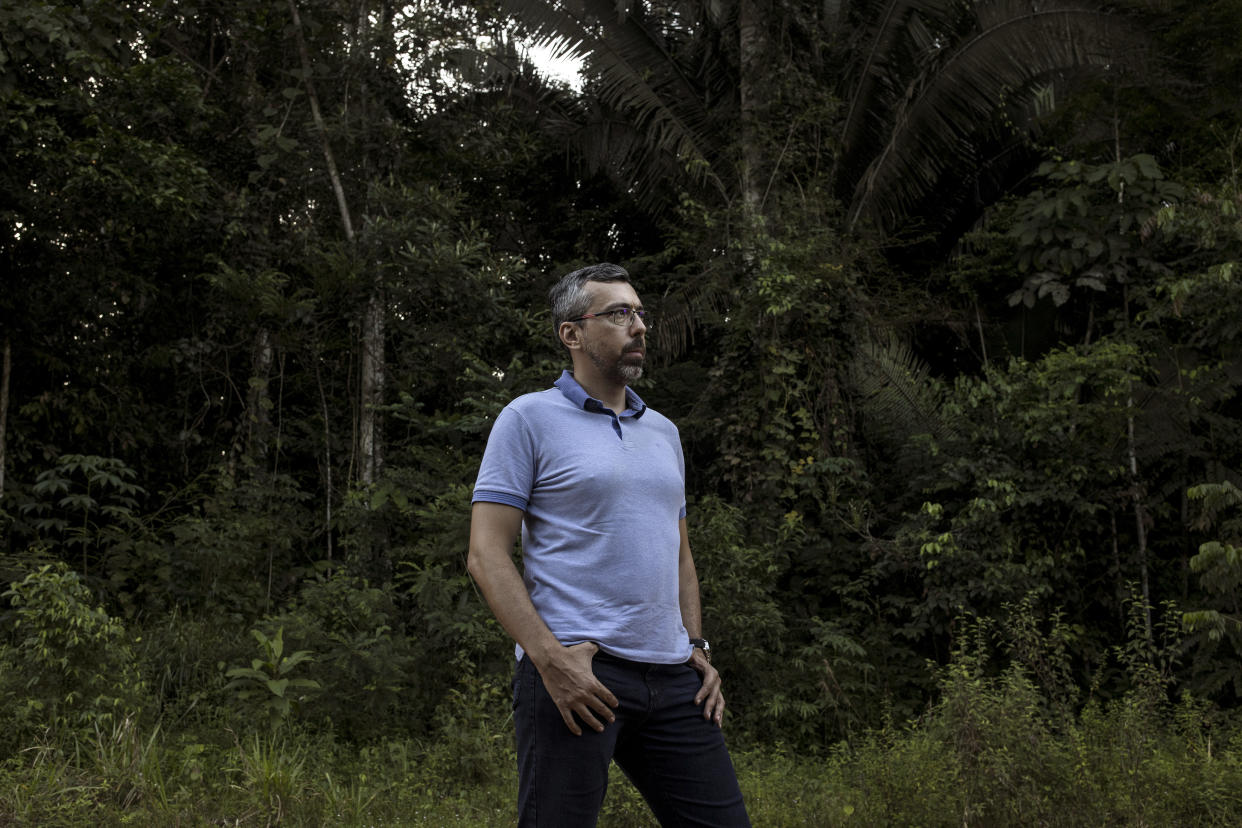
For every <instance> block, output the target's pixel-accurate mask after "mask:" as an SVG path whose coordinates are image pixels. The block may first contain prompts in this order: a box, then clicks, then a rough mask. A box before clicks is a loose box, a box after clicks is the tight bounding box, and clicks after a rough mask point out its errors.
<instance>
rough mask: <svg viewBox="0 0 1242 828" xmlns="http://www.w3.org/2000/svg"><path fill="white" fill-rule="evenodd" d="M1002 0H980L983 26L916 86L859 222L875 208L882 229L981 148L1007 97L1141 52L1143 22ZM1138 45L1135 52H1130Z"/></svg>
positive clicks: (865, 194) (867, 186) (858, 207)
mask: <svg viewBox="0 0 1242 828" xmlns="http://www.w3.org/2000/svg"><path fill="white" fill-rule="evenodd" d="M1043 5H1044V7H1043V8H1039V9H1034V10H1033V9H1032V8H1031V4H1030V3H1029V2H1017V0H994V1H993V2H991V3H980V4H977V5H976V6H975V8H976V11H977V15H978V21H979V27H978V29H977V31H975V32H974V33H973V34H972V35H971V36H970V37H969V38H967V39H965V40H964V41H963V42H962V43H961V44H960V46H956V47H954V48H951V49H948V50H946V54H945V56H944V57H943V59H941V60H938V61H936V62H935V64H934V65H931V66H929V67H928V69H927V71H925V72H923V73H922V74H920V75H919V76H918V77H917V78H915V80H914V81H913V82H911V84H910V85H909V86H908V88H907V90H906V94H905V98H904V101H903V103H902V105H901V106H900V108H899V109H898V111H897V112H896V115H895V124H894V127H893V130H892V133H891V135H890V136H889V138H888V140H887V142H886V143H885V144H884V146H883V147H882V149H881V150H880V152H879V153H877V154H876V156H875V158H874V159H873V160H872V162H871V164H870V165H869V167H868V169H867V172H866V173H865V174H864V176H863V177H862V179H861V180H860V181H859V182H858V185H857V187H856V188H855V192H854V196H853V203H852V206H851V210H850V227H851V229H852V228H853V227H854V226H855V225H856V223H857V221H858V219H859V218H860V217H861V216H863V215H869V216H870V217H871V218H872V219H873V221H874V222H875V224H876V225H877V226H878V227H879V228H880V229H881V230H882V231H883V230H884V229H886V228H891V227H893V226H894V225H895V224H896V222H897V221H898V220H899V218H900V216H901V215H902V214H903V213H904V211H905V210H906V209H907V208H909V207H910V206H911V205H912V204H913V203H915V202H916V201H917V200H918V199H919V198H921V197H923V196H925V195H927V194H928V193H930V192H931V190H932V188H933V187H934V186H935V185H936V183H937V181H938V180H940V178H941V176H942V174H943V173H944V172H945V171H946V170H947V169H949V168H950V166H951V165H952V164H953V163H954V162H955V161H956V160H959V159H962V158H963V157H967V156H969V154H970V152H971V151H972V148H973V147H972V143H971V138H972V136H974V135H976V134H977V133H978V131H979V129H980V128H981V126H984V125H987V124H990V123H992V122H993V115H994V114H995V113H996V112H997V111H998V110H999V108H1000V107H1001V105H1002V103H1010V104H1012V103H1015V102H1021V101H1025V100H1028V99H1030V97H1031V96H1032V94H1033V93H1034V89H1035V84H1036V82H1037V81H1039V80H1040V79H1047V78H1049V77H1050V76H1051V75H1052V74H1053V73H1055V72H1057V71H1058V70H1075V69H1083V68H1094V69H1097V70H1104V69H1106V68H1109V67H1116V66H1120V65H1123V64H1125V63H1129V64H1133V63H1134V60H1135V52H1134V51H1133V47H1134V44H1136V43H1141V42H1142V37H1141V36H1140V35H1139V33H1138V32H1137V30H1136V29H1135V28H1134V27H1133V26H1131V25H1129V24H1128V22H1127V21H1126V20H1125V19H1123V18H1121V17H1120V16H1118V15H1115V14H1110V13H1108V12H1105V11H1101V10H1100V9H1098V8H1087V7H1083V6H1082V5H1081V4H1079V5H1077V6H1069V5H1068V4H1064V3H1062V4H1056V5H1053V4H1043ZM1123 47H1129V49H1130V51H1128V52H1127V51H1124V50H1123Z"/></svg>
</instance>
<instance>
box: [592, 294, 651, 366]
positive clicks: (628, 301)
mask: <svg viewBox="0 0 1242 828" xmlns="http://www.w3.org/2000/svg"><path fill="white" fill-rule="evenodd" d="M586 291H587V293H589V294H590V295H591V305H590V307H589V308H588V309H587V313H603V312H605V311H610V310H615V309H616V308H633V309H635V310H642V309H643V303H642V301H641V300H640V299H639V298H638V294H637V293H636V292H635V291H634V287H633V285H630V284H629V283H628V282H587V284H586ZM578 324H579V325H581V327H582V350H583V352H584V353H586V355H587V357H588V358H590V360H591V364H592V365H594V366H595V369H596V370H597V371H599V373H600V375H601V376H603V377H605V378H606V379H609V380H613V381H615V382H622V383H625V384H626V385H628V384H630V383H632V382H634V381H635V380H637V379H638V378H639V377H641V376H642V375H643V363H644V361H645V359H646V353H647V345H646V337H647V326H646V325H644V324H643V321H642V320H641V319H638V318H635V319H634V320H633V322H632V323H631V324H630V325H629V326H628V327H622V326H620V325H614V324H613V323H612V321H611V319H609V318H608V317H600V318H596V319H587V320H584V321H582V322H580V323H578Z"/></svg>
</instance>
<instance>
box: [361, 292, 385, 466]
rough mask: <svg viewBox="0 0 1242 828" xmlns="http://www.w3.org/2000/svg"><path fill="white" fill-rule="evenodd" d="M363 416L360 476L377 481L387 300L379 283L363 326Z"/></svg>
mask: <svg viewBox="0 0 1242 828" xmlns="http://www.w3.org/2000/svg"><path fill="white" fill-rule="evenodd" d="M361 368H362V371H361V373H362V376H361V393H360V394H359V397H360V401H361V406H360V407H361V412H360V414H361V416H360V423H359V428H358V453H359V454H360V455H361V457H360V458H359V461H360V462H359V480H360V482H361V483H362V484H363V485H364V486H369V485H371V484H372V483H374V482H375V480H376V478H377V477H378V476H379V473H380V470H381V468H382V467H383V463H384V446H383V440H382V439H381V434H380V411H379V408H380V406H381V405H383V402H384V303H383V299H382V297H381V295H380V287H379V286H378V285H377V286H376V288H375V289H374V290H373V291H372V293H371V300H370V301H369V302H368V303H367V310H366V314H365V316H364V317H363V326H362V366H361Z"/></svg>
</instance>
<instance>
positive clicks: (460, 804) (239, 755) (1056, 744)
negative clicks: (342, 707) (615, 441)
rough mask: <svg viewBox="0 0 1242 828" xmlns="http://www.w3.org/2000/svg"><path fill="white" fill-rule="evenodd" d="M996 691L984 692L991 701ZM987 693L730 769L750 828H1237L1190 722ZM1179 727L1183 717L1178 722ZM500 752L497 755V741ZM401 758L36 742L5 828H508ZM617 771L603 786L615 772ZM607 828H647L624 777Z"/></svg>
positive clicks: (1236, 763) (1221, 768)
mask: <svg viewBox="0 0 1242 828" xmlns="http://www.w3.org/2000/svg"><path fill="white" fill-rule="evenodd" d="M996 689H997V688H993V690H996ZM1019 690H1020V688H1019V689H1018V690H1015V689H1014V688H1009V689H1007V690H1006V689H1004V688H1000V690H999V691H998V692H995V693H992V694H991V695H989V692H985V691H986V688H983V689H980V688H978V687H976V688H973V689H971V690H970V691H969V692H971V693H974V694H975V696H974V697H973V698H972V699H971V702H972V704H971V705H968V706H966V707H962V706H960V705H959V706H957V707H953V706H951V705H949V704H948V702H947V701H946V702H945V703H942V704H941V705H940V706H939V707H938V708H937V709H936V710H935V711H933V712H932V713H931V714H929V716H928V717H927V718H926V719H925V720H923V721H921V722H919V723H917V724H910V725H906V726H902V727H895V728H888V729H885V730H881V731H876V732H872V733H869V734H867V735H866V736H864V737H862V738H860V739H858V740H856V741H855V742H854V743H853V744H850V745H845V744H842V745H839V746H837V747H836V748H835V749H833V750H832V751H830V752H828V753H827V754H826V755H823V756H816V757H808V756H799V755H796V754H794V753H792V752H789V751H786V750H783V749H781V748H780V747H779V746H775V747H774V746H766V747H756V748H753V749H746V750H739V751H735V754H734V761H735V764H736V766H737V771H738V776H739V780H740V782H741V785H742V789H743V792H744V793H745V795H746V799H747V806H748V809H749V811H750V814H751V818H752V821H753V823H754V824H755V825H756V826H773V827H774V828H783V827H784V826H790V827H791V828H792V827H793V826H816V828H826V827H828V828H830V827H831V826H859V825H864V826H866V825H911V826H913V825H918V826H939V825H944V826H962V825H968V826H973V825H978V826H994V825H995V826H1005V825H1015V826H1016V825H1024V826H1025V825H1047V826H1073V825H1104V824H1108V825H1135V826H1139V825H1205V826H1206V825H1237V824H1239V823H1240V822H1242V755H1239V753H1238V752H1237V751H1235V745H1234V744H1233V742H1234V741H1235V740H1233V739H1231V738H1230V736H1229V734H1228V733H1227V732H1225V731H1224V730H1222V729H1219V728H1217V729H1216V730H1215V731H1210V732H1209V731H1205V729H1204V728H1203V727H1201V726H1200V725H1201V724H1202V721H1203V720H1202V718H1201V717H1200V718H1195V717H1194V716H1192V715H1191V713H1193V712H1194V711H1190V713H1187V712H1185V711H1184V710H1183V713H1181V714H1171V715H1165V716H1153V715H1151V711H1150V710H1146V709H1144V708H1143V707H1142V705H1139V704H1136V703H1134V702H1133V700H1129V701H1127V700H1121V701H1119V702H1116V703H1113V704H1108V705H1103V704H1100V705H1090V706H1088V707H1087V708H1086V709H1085V710H1084V711H1083V712H1082V714H1081V715H1079V716H1077V717H1075V719H1074V720H1073V721H1072V722H1070V723H1069V724H1067V725H1066V726H1064V727H1062V728H1053V727H1050V726H1048V723H1047V722H1046V721H1042V720H1040V719H1039V718H1038V717H1037V716H1033V712H1032V711H1031V710H1030V709H1029V708H1027V709H1025V711H1024V710H1023V707H1022V705H1023V700H1022V698H1021V693H1020V692H1019ZM1179 716H1180V717H1179ZM492 743H493V744H496V742H495V740H492ZM458 748H459V746H457V745H453V744H448V743H437V744H430V745H428V744H422V743H418V742H415V741H412V740H398V739H394V740H391V741H387V742H382V743H377V744H371V745H365V746H350V745H344V744H340V743H337V742H336V741H334V740H333V738H332V737H331V736H330V735H327V734H322V733H320V734H315V733H309V732H298V731H295V730H293V729H286V730H283V731H278V732H276V733H271V732H267V733H261V732H251V733H246V734H239V733H237V732H235V731H233V730H230V729H228V728H222V729H219V730H215V731H211V730H204V731H203V732H200V733H197V734H189V733H181V734H170V733H168V732H165V731H163V730H160V729H157V728H151V729H149V730H148V731H146V732H142V730H141V728H139V727H138V725H137V724H135V723H134V721H133V720H130V719H126V720H124V721H122V722H119V723H117V724H116V725H115V726H114V727H112V728H110V729H106V730H96V731H94V732H92V733H89V734H84V735H80V736H79V737H78V738H75V739H60V740H58V739H54V738H51V737H50V736H46V737H45V738H44V739H42V740H39V741H37V743H35V744H31V745H28V746H27V747H25V748H24V749H22V750H19V751H17V752H15V753H14V754H13V755H11V756H9V757H8V758H7V760H6V761H5V762H4V763H3V764H2V765H0V825H23V826H24V825H32V826H33V825H38V826H87V825H90V826H96V825H104V826H110V825H116V826H121V825H139V826H147V825H150V826H208V825H214V826H220V825H229V826H268V825H289V826H319V825H333V826H407V825H408V826H417V825H433V826H438V828H453V826H463V828H464V826H471V828H477V826H493V825H494V826H505V825H512V824H513V823H514V821H515V818H514V785H515V782H514V770H513V762H512V755H511V753H510V752H509V750H508V748H507V747H500V746H498V747H497V748H496V749H495V750H494V752H493V754H492V755H491V756H490V758H489V759H488V760H487V761H485V762H482V763H481V762H480V761H479V759H478V756H477V754H475V755H472V756H471V758H470V761H469V763H468V764H463V763H462V761H461V759H460V758H459V757H460V756H462V755H463V754H462V753H461V752H460V751H459V750H458ZM614 770H615V769H614ZM600 825H601V826H603V828H637V826H652V825H655V822H654V821H653V820H652V818H651V816H650V813H649V812H648V811H647V808H646V806H645V805H644V804H643V802H642V800H641V798H640V797H639V795H638V794H637V793H636V792H635V790H634V789H633V787H632V786H631V785H630V784H629V783H628V781H626V780H625V779H624V777H623V776H621V774H620V773H619V772H614V777H613V781H612V784H611V786H610V789H609V793H608V797H607V800H606V802H605V807H604V811H603V813H602V815H601V820H600Z"/></svg>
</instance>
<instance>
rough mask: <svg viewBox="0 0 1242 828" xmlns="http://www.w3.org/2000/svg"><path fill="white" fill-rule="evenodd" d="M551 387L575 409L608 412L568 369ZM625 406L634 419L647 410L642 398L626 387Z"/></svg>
mask: <svg viewBox="0 0 1242 828" xmlns="http://www.w3.org/2000/svg"><path fill="white" fill-rule="evenodd" d="M553 385H555V386H556V387H557V388H559V389H561V393H562V394H564V395H565V399H567V400H569V401H570V402H571V403H573V404H574V406H575V407H576V408H585V409H586V410H587V411H607V410H608V408H607V406H605V405H604V404H603V403H602V402H600V401H599V400H597V399H595V398H594V397H592V396H591V395H589V394H587V392H586V389H585V388H583V387H582V386H581V385H579V384H578V381H577V380H576V379H574V374H573V372H572V371H570V370H569V369H565V370H564V371H562V372H561V376H560V378H559V379H557V381H556V382H554V383H553ZM625 404H626V405H627V406H628V407H627V408H626V411H633V412H634V413H633V415H632V416H634V417H641V416H643V412H644V411H646V410H647V404H646V403H645V402H643V400H642V397H639V396H638V395H637V394H635V393H634V390H633V389H632V388H630V387H629V386H628V385H627V386H626V387H625Z"/></svg>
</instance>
